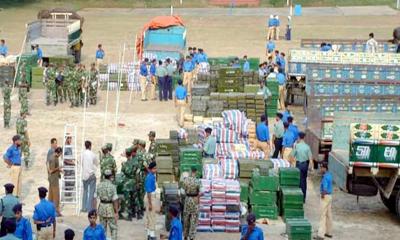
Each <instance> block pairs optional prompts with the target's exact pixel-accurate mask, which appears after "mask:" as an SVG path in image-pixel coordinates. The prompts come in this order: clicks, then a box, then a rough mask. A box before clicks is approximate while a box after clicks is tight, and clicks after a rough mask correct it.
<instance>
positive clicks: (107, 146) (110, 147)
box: [106, 143, 113, 151]
mask: <svg viewBox="0 0 400 240" xmlns="http://www.w3.org/2000/svg"><path fill="white" fill-rule="evenodd" d="M112 147H113V145H112V143H107V144H106V148H107V149H108V150H109V151H111V150H112Z"/></svg>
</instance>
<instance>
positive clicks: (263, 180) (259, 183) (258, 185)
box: [251, 171, 279, 191]
mask: <svg viewBox="0 0 400 240" xmlns="http://www.w3.org/2000/svg"><path fill="white" fill-rule="evenodd" d="M251 186H252V188H253V189H254V190H266V191H278V189H279V178H278V177H277V176H260V174H258V173H257V172H256V171H254V172H253V174H252V176H251Z"/></svg>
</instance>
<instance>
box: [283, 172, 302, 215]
mask: <svg viewBox="0 0 400 240" xmlns="http://www.w3.org/2000/svg"><path fill="white" fill-rule="evenodd" d="M279 182H280V186H281V191H280V194H279V196H280V199H279V206H280V208H281V213H282V216H283V219H284V220H285V221H286V220H287V219H291V218H304V209H303V200H304V197H303V192H302V191H301V189H300V188H299V185H300V171H299V169H298V168H280V169H279Z"/></svg>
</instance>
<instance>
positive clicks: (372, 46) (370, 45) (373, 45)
mask: <svg viewBox="0 0 400 240" xmlns="http://www.w3.org/2000/svg"><path fill="white" fill-rule="evenodd" d="M366 50H367V52H370V53H376V52H377V51H378V42H377V41H376V40H375V39H374V33H370V34H369V40H368V41H367V47H366Z"/></svg>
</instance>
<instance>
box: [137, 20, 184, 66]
mask: <svg viewBox="0 0 400 240" xmlns="http://www.w3.org/2000/svg"><path fill="white" fill-rule="evenodd" d="M185 51H186V27H185V25H184V23H183V21H182V19H181V18H180V17H179V16H158V17H155V18H153V19H152V20H151V21H150V22H148V23H147V24H145V26H144V27H143V29H142V31H141V33H140V34H139V35H138V37H137V41H136V52H137V55H138V58H139V59H144V58H148V59H157V60H165V59H167V58H169V59H171V60H176V61H178V60H180V59H181V58H182V57H183V56H184V53H185Z"/></svg>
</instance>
